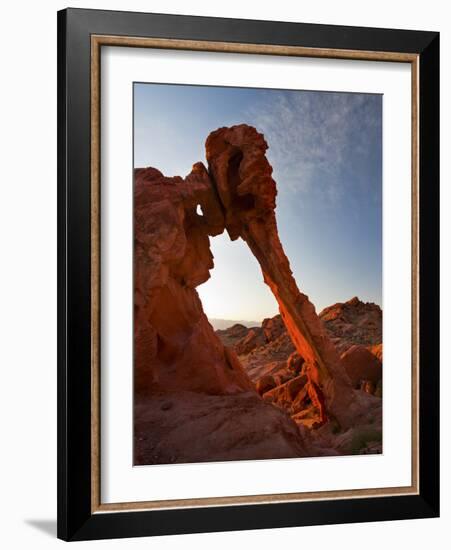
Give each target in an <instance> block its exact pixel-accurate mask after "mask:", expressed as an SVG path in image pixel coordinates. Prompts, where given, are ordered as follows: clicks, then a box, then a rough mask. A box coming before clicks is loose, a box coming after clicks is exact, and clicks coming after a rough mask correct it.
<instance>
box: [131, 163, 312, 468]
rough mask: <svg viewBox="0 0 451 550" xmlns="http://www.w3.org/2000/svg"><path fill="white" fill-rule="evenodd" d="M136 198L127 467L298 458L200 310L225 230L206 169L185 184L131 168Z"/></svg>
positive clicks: (293, 436)
mask: <svg viewBox="0 0 451 550" xmlns="http://www.w3.org/2000/svg"><path fill="white" fill-rule="evenodd" d="M134 199H135V201H134V202H135V206H134V222H135V231H134V235H135V243H134V268H135V269H134V287H135V288H134V291H135V297H134V306H135V311H134V328H135V334H134V343H135V354H134V355H135V365H134V380H135V401H134V418H135V424H134V433H135V447H134V450H135V451H134V462H135V464H160V463H171V462H199V461H205V460H237V459H243V458H244V459H257V458H279V457H299V456H306V454H307V451H306V449H305V446H304V444H303V440H302V437H301V435H300V433H299V430H298V428H297V426H296V424H295V423H294V422H293V421H292V420H291V418H290V417H289V416H288V414H287V413H285V412H284V411H281V410H279V409H276V408H274V407H273V406H272V405H270V404H268V403H265V402H264V401H263V400H262V399H261V398H260V396H259V395H258V394H257V392H256V390H255V387H254V384H253V383H252V382H251V381H250V379H249V377H248V376H247V374H246V373H245V372H244V371H243V368H242V366H241V364H240V362H239V361H238V359H237V356H236V354H235V352H234V351H233V350H232V349H230V348H227V347H226V346H224V345H223V344H222V342H221V340H220V339H219V337H218V336H217V335H216V334H215V332H214V330H213V328H212V327H211V325H210V323H209V322H208V319H207V317H206V316H205V313H204V311H203V309H202V304H201V302H200V299H199V296H198V294H197V291H196V287H197V286H198V285H199V284H201V283H203V282H205V281H206V280H207V279H208V278H209V276H210V274H209V270H210V269H211V268H212V267H213V257H212V254H211V251H210V243H209V235H216V234H218V233H220V232H222V231H223V230H224V215H223V209H222V206H221V204H220V203H219V201H218V198H217V196H216V191H215V189H214V187H213V186H212V184H211V181H210V178H209V175H208V173H207V171H206V169H205V168H204V166H203V165H202V164H200V163H199V164H196V165H195V166H194V167H193V171H192V172H191V174H190V175H189V176H187V177H186V178H185V179H183V178H180V177H175V178H166V177H164V176H163V175H162V174H161V173H160V172H159V171H158V170H155V169H153V168H148V169H138V170H136V171H135V196H134ZM198 205H200V208H201V210H202V215H200V214H199V213H197V207H198Z"/></svg>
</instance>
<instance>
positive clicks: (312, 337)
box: [134, 125, 358, 428]
mask: <svg viewBox="0 0 451 550" xmlns="http://www.w3.org/2000/svg"><path fill="white" fill-rule="evenodd" d="M266 150H267V144H266V142H265V139H264V137H263V135H262V134H259V133H258V132H257V131H256V130H255V128H252V127H251V126H247V125H239V126H233V127H231V128H220V129H218V130H216V131H215V132H212V133H211V134H210V135H209V136H208V138H207V140H206V158H207V162H208V170H207V169H206V168H205V166H204V165H203V164H202V163H197V164H195V165H194V166H193V170H192V172H191V173H190V174H189V175H188V176H187V177H186V178H185V179H183V178H181V177H173V178H167V177H164V176H163V175H162V174H161V172H159V171H158V170H155V169H154V168H144V169H137V170H135V216H134V221H135V277H134V279H135V388H136V391H137V392H138V393H139V394H143V395H144V394H146V393H151V392H155V391H168V390H169V391H171V390H173V391H176V390H188V391H194V392H201V393H206V394H211V395H227V394H238V393H241V392H250V391H254V388H253V385H252V383H251V382H250V380H249V378H248V377H247V375H246V373H245V372H244V370H243V369H242V367H241V365H240V362H239V360H238V358H237V357H236V355H235V353H234V352H233V351H232V350H230V349H228V348H226V347H224V345H223V344H222V343H221V341H220V340H219V338H218V337H217V335H216V334H215V332H214V331H213V329H212V327H211V326H210V324H209V322H208V319H207V317H206V315H205V313H204V311H203V309H202V304H201V302H200V299H199V296H198V294H197V291H196V290H195V288H196V287H197V286H198V285H199V284H201V283H203V282H205V281H206V280H207V279H208V278H209V277H210V272H209V270H210V269H211V268H212V267H213V257H212V254H211V251H210V243H209V236H215V235H218V234H220V233H222V232H223V231H224V230H227V232H228V234H229V236H230V238H231V239H232V240H235V239H237V238H239V237H241V238H242V239H243V240H244V241H245V242H246V243H247V245H248V246H249V248H250V251H251V252H252V253H253V254H254V256H255V257H256V258H257V260H258V262H259V264H260V267H261V270H262V273H263V278H264V281H265V283H266V284H267V285H268V286H269V288H270V289H271V291H272V292H273V294H274V296H275V298H276V300H277V302H278V304H279V309H280V312H281V315H282V318H283V320H284V323H285V325H286V327H287V330H288V332H289V334H290V337H291V339H292V341H293V343H294V345H295V347H296V349H297V351H298V352H299V354H300V355H301V356H302V357H303V358H304V360H305V372H306V374H307V378H308V384H309V395H310V396H311V399H312V401H314V402H315V404H316V405H317V407H318V410H319V411H320V422H319V423H320V424H323V423H326V422H327V421H329V420H333V421H335V422H336V423H337V424H338V425H339V426H340V427H342V428H348V427H350V426H351V425H352V423H353V422H355V419H356V410H355V409H356V407H358V404H357V401H356V399H355V393H354V391H353V388H352V386H351V384H350V381H349V379H348V377H347V375H346V373H345V371H344V369H343V366H342V365H341V362H340V358H339V356H338V353H337V351H336V350H335V348H334V346H333V344H332V343H331V342H330V340H329V338H328V336H327V335H326V333H325V330H324V328H323V326H322V324H321V321H320V320H319V318H318V316H317V314H316V312H315V308H314V306H313V305H312V304H311V302H310V301H309V300H308V298H307V296H305V295H304V294H302V293H301V292H300V291H299V289H298V287H297V285H296V281H295V279H294V277H293V275H292V272H291V270H290V265H289V261H288V258H287V257H286V255H285V253H284V250H283V247H282V244H281V242H280V240H279V236H278V231H277V223H276V217H275V204H276V202H275V199H276V194H277V190H276V184H275V182H274V180H273V179H272V175H271V174H272V168H271V166H270V164H269V162H268V160H267V158H266V156H265V153H266ZM198 205H200V207H201V210H202V215H200V214H198V213H197V207H198ZM137 266H138V268H137Z"/></svg>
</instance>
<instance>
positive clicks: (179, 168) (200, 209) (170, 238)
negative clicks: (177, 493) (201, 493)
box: [124, 81, 390, 466]
mask: <svg viewBox="0 0 451 550" xmlns="http://www.w3.org/2000/svg"><path fill="white" fill-rule="evenodd" d="M132 93H133V286H134V288H133V289H130V292H133V308H134V313H133V369H134V372H133V377H134V387H133V465H134V466H146V465H170V464H183V463H200V462H223V461H238V460H270V459H293V458H304V459H308V460H311V459H312V458H314V457H323V456H328V457H334V456H349V455H368V454H372V455H381V454H383V429H382V415H383V407H382V402H383V399H382V395H383V330H382V329H383V315H382V312H383V285H382V248H383V234H382V175H383V158H382V150H383V147H382V131H383V94H379V93H374V94H370V93H358V92H337V91H334V90H330V91H315V90H295V89H269V88H250V87H249V88H246V87H244V88H243V87H224V86H206V85H184V84H161V83H152V82H137V81H135V82H133V86H132ZM124 183H125V184H128V183H127V182H124ZM385 421H386V422H390V418H386V419H385Z"/></svg>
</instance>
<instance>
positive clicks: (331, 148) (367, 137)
mask: <svg viewBox="0 0 451 550" xmlns="http://www.w3.org/2000/svg"><path fill="white" fill-rule="evenodd" d="M260 97H261V99H260V100H258V101H256V102H255V104H254V105H253V106H252V107H250V108H249V112H248V113H247V114H248V116H249V118H250V119H251V120H252V121H253V122H254V124H255V125H256V127H257V128H258V130H259V131H261V132H263V133H264V135H265V137H266V140H267V142H268V144H269V146H270V148H269V151H268V158H269V159H270V162H271V164H272V165H273V167H274V178H275V179H276V180H277V182H278V187H279V191H280V192H281V193H283V192H284V187H285V186H287V191H291V192H295V193H309V194H310V193H314V194H315V195H317V196H318V195H320V196H321V198H322V199H323V200H324V201H326V202H336V201H337V200H339V199H340V197H342V196H343V194H344V193H346V185H343V176H344V175H345V174H346V173H348V174H349V172H350V171H352V170H353V169H354V168H355V167H357V166H359V165H360V166H363V165H366V164H367V163H368V162H369V160H370V159H371V157H372V154H373V153H374V151H372V149H373V148H374V146H375V143H376V145H377V143H378V136H380V131H381V115H382V111H381V99H380V97H379V96H373V95H367V94H350V93H335V92H323V93H321V92H314V93H312V92H299V91H278V92H274V91H270V92H267V93H266V94H262V95H261V96H260ZM377 156H378V158H380V157H379V155H377ZM366 172H367V170H366ZM355 177H356V179H357V180H358V179H359V175H358V171H357V173H356V174H355ZM354 183H355V182H354ZM365 183H367V182H365V181H360V182H357V184H358V185H365Z"/></svg>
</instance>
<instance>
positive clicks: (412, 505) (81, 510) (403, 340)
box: [58, 9, 439, 540]
mask: <svg viewBox="0 0 451 550" xmlns="http://www.w3.org/2000/svg"><path fill="white" fill-rule="evenodd" d="M58 93H59V101H58V132H59V134H58V148H59V149H58V193H59V219H58V224H59V228H58V236H59V252H58V262H59V289H58V290H59V323H58V327H59V335H58V342H59V367H58V400H59V405H58V437H59V443H58V536H59V537H60V538H62V539H65V540H84V539H97V538H113V537H131V536H147V535H161V534H171V533H174V534H175V533H194V532H206V531H221V530H224V531H225V530H236V529H257V528H271V527H285V526H301V525H313V524H328V523H345V522H361V521H378V520H388V519H404V518H406V519H407V518H424V517H435V516H437V515H438V514H439V419H438V411H439V401H438V400H439V391H438V388H439V362H438V349H439V348H438V334H439V332H438V312H439V296H438V293H439V285H438V262H439V257H438V256H439V253H438V245H439V238H438V215H439V209H438V201H439V185H438V184H439V181H438V179H439V168H438V165H439V101H438V99H439V98H438V94H439V35H438V33H433V32H423V31H407V30H388V29H374V28H356V27H337V26H328V25H313V24H301V23H281V22H277V23H276V22H270V21H250V20H239V19H218V18H207V17H191V16H172V15H156V14H145V13H130V12H110V11H98V10H80V9H67V10H64V11H61V12H59V14H58Z"/></svg>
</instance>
